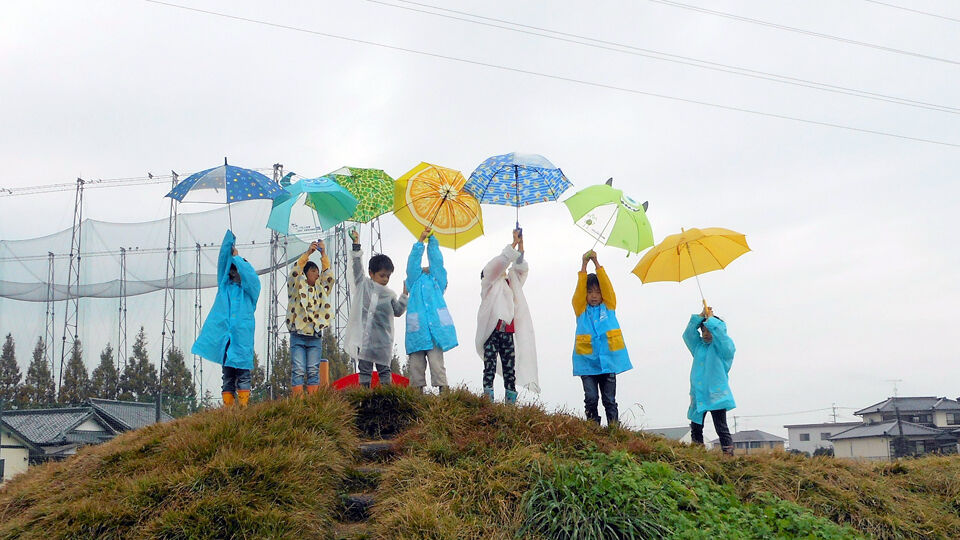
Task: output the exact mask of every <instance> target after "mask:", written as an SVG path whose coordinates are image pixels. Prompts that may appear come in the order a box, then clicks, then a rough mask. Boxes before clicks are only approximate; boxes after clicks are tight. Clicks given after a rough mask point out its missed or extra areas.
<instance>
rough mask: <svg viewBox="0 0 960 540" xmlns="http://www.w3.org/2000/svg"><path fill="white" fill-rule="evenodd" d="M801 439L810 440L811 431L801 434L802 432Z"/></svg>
mask: <svg viewBox="0 0 960 540" xmlns="http://www.w3.org/2000/svg"><path fill="white" fill-rule="evenodd" d="M800 440H801V441H809V440H810V434H809V433H801V434H800Z"/></svg>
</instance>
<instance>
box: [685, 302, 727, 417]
mask: <svg viewBox="0 0 960 540" xmlns="http://www.w3.org/2000/svg"><path fill="white" fill-rule="evenodd" d="M701 321H702V322H703V325H704V326H705V327H707V330H709V331H710V333H711V334H713V341H711V342H710V344H709V345H707V344H706V343H704V342H703V339H702V338H701V337H700V333H699V332H698V331H697V327H698V326H700V322H701ZM683 342H684V343H686V344H687V348H688V349H690V354H692V355H693V366H692V367H691V368H690V408H689V409H687V418H688V419H689V420H690V421H691V422H696V423H698V424H702V423H703V416H704V415H705V414H706V413H707V412H709V411H717V410H720V409H724V410H728V411H729V410H730V409H733V408H735V407H736V406H737V404H736V403H735V402H734V401H733V392H731V391H730V381H729V379H728V377H727V374H728V373H730V366H732V365H733V354H734V353H735V352H736V351H737V348H736V347H735V346H734V345H733V340H732V339H730V336H728V335H727V323H725V322H723V321H721V320H720V319H718V318H716V317H710V318H709V319H704V318H703V317H701V316H700V315H691V316H690V322H689V323H687V329H686V330H684V331H683Z"/></svg>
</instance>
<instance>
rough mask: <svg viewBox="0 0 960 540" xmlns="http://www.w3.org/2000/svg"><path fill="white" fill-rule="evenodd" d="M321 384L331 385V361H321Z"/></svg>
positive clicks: (324, 385)
mask: <svg viewBox="0 0 960 540" xmlns="http://www.w3.org/2000/svg"><path fill="white" fill-rule="evenodd" d="M320 386H323V387H327V386H330V362H320Z"/></svg>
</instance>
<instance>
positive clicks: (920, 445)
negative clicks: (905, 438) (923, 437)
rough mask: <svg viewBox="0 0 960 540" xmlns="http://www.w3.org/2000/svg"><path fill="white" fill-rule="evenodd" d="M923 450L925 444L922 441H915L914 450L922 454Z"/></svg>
mask: <svg viewBox="0 0 960 540" xmlns="http://www.w3.org/2000/svg"><path fill="white" fill-rule="evenodd" d="M924 451H925V445H924V444H923V441H917V442H916V449H915V452H916V453H918V454H923V453H924Z"/></svg>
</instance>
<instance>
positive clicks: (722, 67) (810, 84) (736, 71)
mask: <svg viewBox="0 0 960 540" xmlns="http://www.w3.org/2000/svg"><path fill="white" fill-rule="evenodd" d="M366 1H367V2H370V3H373V4H379V5H383V6H389V7H393V8H397V9H404V10H407V11H413V12H416V13H424V14H427V15H434V16H436V17H444V18H447V19H451V20H456V21H463V22H468V23H472V24H478V25H481V26H488V27H492V28H500V29H503V30H509V31H511V32H518V33H521V34H527V35H531V36H539V37H543V38H547V39H553V40H556V41H563V42H566V43H575V44H578V45H583V46H586V47H593V48H596V49H603V50H608V51H614V52H619V53H622V54H629V55H633V56H640V57H644V58H651V59H653V60H661V61H664V62H674V63H676V64H682V65H686V66H692V67H697V68H701V69H709V70H712V71H720V72H723V73H729V74H732V75H740V76H742V77H751V78H754V79H761V80H766V81H772V82H778V83H781V84H790V85H794V86H799V87H803V88H812V89H815V90H821V91H824V92H833V93H838V94H846V95H850V96H856V97H861V98H865V99H873V100H877V101H885V102H888V103H894V104H897V105H906V106H908V107H916V108H920V109H928V110H934V111H939V112H947V113H951V114H960V108H958V107H951V106H949V105H940V104H937V103H929V102H925V101H918V100H913V99H908V98H901V97H897V96H890V95H886V94H881V93H877V92H870V91H867V90H858V89H856V88H849V87H845V86H837V85H832V84H828V83H821V82H817V81H811V80H808V79H802V78H799V77H791V76H788V75H779V74H776V73H770V72H767V71H760V70H755V69H750V68H745V67H740V66H734V65H730V64H722V63H719V62H712V61H710V60H703V59H700V58H693V57H690V56H681V55H676V54H671V53H665V52H662V51H657V50H654V49H645V48H642V47H636V46H633V45H628V44H625V43H618V42H614V41H607V40H603V39H597V38H593V37H589V36H583V35H578V34H572V33H569V32H562V31H560V30H552V29H550V28H544V27H539V26H532V25H528V24H523V23H518V22H514V21H508V20H505V19H497V18H494V17H486V16H483V15H477V14H475V13H469V12H466V11H458V10H455V9H447V8H444V7H440V6H435V5H431V4H425V3H422V2H414V1H412V0H394V1H397V2H403V3H404V4H412V5H415V6H421V7H425V8H430V9H434V10H437V11H443V12H447V13H456V14H458V15H464V16H465V17H474V18H476V19H483V20H486V21H494V22H498V23H503V24H509V25H513V26H518V27H521V28H529V29H531V30H536V32H531V31H529V30H522V29H521V28H511V27H509V26H502V25H500V24H492V23H488V22H483V21H478V20H472V19H469V18H465V17H456V16H453V15H444V14H443V13H436V12H433V11H429V10H427V9H419V8H415V7H409V6H402V5H397V4H391V3H389V2H385V1H383V0H366ZM540 32H550V33H552V34H558V35H549V34H542V33H540ZM560 36H566V37H560ZM571 38H572V39H571ZM578 40H586V41H589V42H590V43H585V42H584V41H578ZM624 49H627V50H624Z"/></svg>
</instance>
